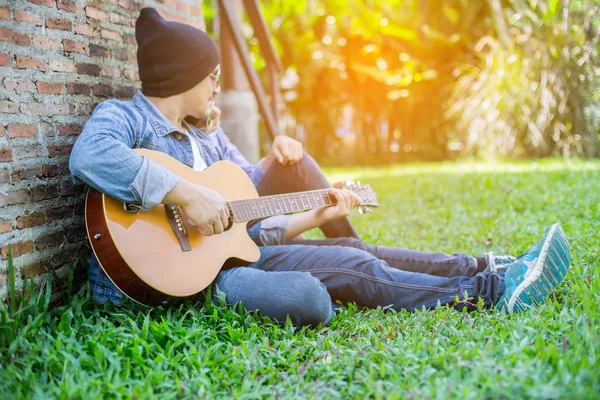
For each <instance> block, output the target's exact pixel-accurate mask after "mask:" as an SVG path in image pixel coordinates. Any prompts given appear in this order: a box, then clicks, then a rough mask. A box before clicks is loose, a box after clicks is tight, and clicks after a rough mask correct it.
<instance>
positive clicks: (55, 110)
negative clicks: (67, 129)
mask: <svg viewBox="0 0 600 400" xmlns="http://www.w3.org/2000/svg"><path fill="white" fill-rule="evenodd" d="M74 112H75V105H74V104H71V103H64V104H54V105H53V106H52V114H61V115H66V114H72V113H74Z"/></svg>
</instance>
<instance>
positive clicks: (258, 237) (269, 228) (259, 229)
mask: <svg viewBox="0 0 600 400" xmlns="http://www.w3.org/2000/svg"><path fill="white" fill-rule="evenodd" d="M287 226H288V216H287V215H278V216H275V217H271V218H267V219H264V220H262V221H260V222H258V223H257V224H254V225H252V226H251V227H250V228H248V235H249V236H250V238H251V239H252V240H253V241H254V243H256V244H257V245H258V246H276V245H279V244H283V243H284V242H285V233H286V231H287Z"/></svg>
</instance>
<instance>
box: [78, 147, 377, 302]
mask: <svg viewBox="0 0 600 400" xmlns="http://www.w3.org/2000/svg"><path fill="white" fill-rule="evenodd" d="M135 151H136V152H137V153H138V154H140V155H142V156H144V157H147V158H148V159H150V160H152V161H155V162H157V163H159V164H161V165H163V166H164V167H166V168H168V169H169V170H171V171H172V172H173V173H175V174H176V175H178V176H179V177H181V178H183V179H187V180H188V181H190V182H193V183H196V184H199V185H203V186H206V187H209V188H211V189H213V190H215V191H216V192H217V193H219V194H220V195H222V196H223V198H224V199H225V200H226V203H227V206H228V207H229V211H230V220H229V225H228V227H227V228H226V230H225V231H224V232H223V233H221V234H218V235H213V236H203V235H202V234H201V233H200V232H199V230H198V227H197V225H196V224H194V222H192V221H191V220H190V219H189V218H187V217H186V215H185V212H184V210H182V209H181V208H180V207H179V206H177V205H175V204H159V205H157V206H155V207H153V208H152V209H151V210H150V211H140V212H133V213H132V212H128V211H126V210H125V209H124V206H123V203H122V202H120V201H118V200H115V199H113V198H112V197H110V196H107V195H105V194H103V193H100V192H98V191H97V190H95V189H90V190H89V191H88V193H87V197H86V202H85V223H86V229H87V234H88V239H89V241H90V243H91V245H92V249H93V251H94V254H95V255H96V257H97V259H98V261H99V262H100V265H101V266H102V269H103V270H104V271H105V272H106V274H107V275H108V277H109V278H110V280H111V281H112V282H113V283H114V284H115V285H116V286H117V288H118V289H119V290H120V291H122V292H123V293H124V294H125V295H127V296H128V297H130V298H131V299H132V300H134V301H136V302H138V303H140V304H142V305H146V306H149V307H152V306H156V305H159V304H168V303H169V304H170V303H174V302H178V301H181V300H183V299H184V298H186V297H188V296H192V295H194V294H196V293H198V292H200V291H201V290H203V289H205V288H206V287H208V286H209V285H210V284H211V283H212V281H213V280H214V279H215V278H216V276H217V274H218V273H219V271H220V270H221V269H222V267H223V265H224V264H225V263H226V262H227V261H228V260H229V262H230V263H231V262H233V263H234V264H235V265H244V264H245V263H251V262H255V261H258V259H259V258H260V252H259V249H258V247H257V246H256V244H255V243H254V242H253V241H252V240H251V239H250V237H249V236H248V233H247V231H246V225H247V224H248V222H249V221H252V220H256V219H262V218H266V217H271V216H275V215H281V214H289V213H295V212H299V211H306V210H310V209H314V208H318V207H327V206H331V205H334V204H335V203H336V201H335V197H334V196H332V195H330V190H329V189H322V190H312V191H307V192H296V193H288V194H281V195H274V196H263V197H259V195H258V193H257V191H256V188H255V187H254V184H253V183H252V181H251V180H250V178H249V177H248V175H246V173H245V172H244V170H243V169H241V168H240V167H238V166H237V165H235V164H234V163H231V162H228V161H219V162H216V163H215V164H213V165H211V166H210V167H209V168H207V169H206V170H204V171H194V170H193V169H192V168H190V167H188V166H187V165H184V164H182V163H180V162H179V161H177V160H175V159H174V158H172V157H170V156H168V155H167V154H164V153H161V152H158V151H153V150H145V149H136V150H135ZM347 187H348V189H350V190H352V191H353V192H355V193H357V194H358V195H359V196H360V197H361V199H362V202H363V203H362V205H361V206H360V208H359V212H360V213H364V212H370V210H371V209H370V207H377V206H378V204H377V198H376V196H375V193H374V192H373V190H371V187H370V186H369V185H361V184H359V183H356V184H353V183H351V182H350V184H349V185H347Z"/></svg>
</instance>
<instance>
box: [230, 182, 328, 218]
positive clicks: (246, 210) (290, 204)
mask: <svg viewBox="0 0 600 400" xmlns="http://www.w3.org/2000/svg"><path fill="white" fill-rule="evenodd" d="M228 203H229V206H230V207H231V211H232V213H233V217H234V221H235V222H246V221H252V220H254V219H262V218H268V217H273V216H275V215H282V214H289V213H294V212H298V211H307V210H312V209H313V208H318V207H325V206H331V205H334V204H336V200H335V197H332V196H331V195H330V191H329V189H320V190H311V191H308V192H296V193H287V194H278V195H273V196H263V197H256V198H252V199H241V200H232V201H229V202H228Z"/></svg>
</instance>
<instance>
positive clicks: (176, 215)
mask: <svg viewBox="0 0 600 400" xmlns="http://www.w3.org/2000/svg"><path fill="white" fill-rule="evenodd" d="M165 211H166V212H167V219H168V220H169V224H170V225H171V229H173V233H174V234H175V237H176V238H177V240H178V241H179V245H180V246H181V251H192V246H191V245H190V239H189V238H188V234H187V230H186V229H185V225H184V223H183V218H182V216H181V209H180V208H179V206H178V205H176V204H165Z"/></svg>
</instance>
